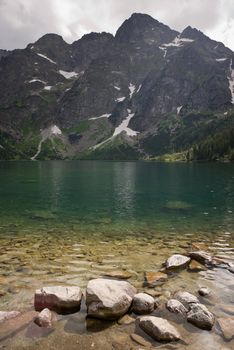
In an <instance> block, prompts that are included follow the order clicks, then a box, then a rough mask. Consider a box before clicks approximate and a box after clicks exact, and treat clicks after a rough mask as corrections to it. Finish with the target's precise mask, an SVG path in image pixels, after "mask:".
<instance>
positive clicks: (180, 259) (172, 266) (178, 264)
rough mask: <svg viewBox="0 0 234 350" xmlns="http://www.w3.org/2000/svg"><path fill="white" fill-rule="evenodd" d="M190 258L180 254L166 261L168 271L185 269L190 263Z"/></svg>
mask: <svg viewBox="0 0 234 350" xmlns="http://www.w3.org/2000/svg"><path fill="white" fill-rule="evenodd" d="M190 260H191V259H190V258H188V257H187V256H184V255H180V254H174V255H172V256H171V257H170V258H169V259H167V261H166V269H167V270H176V269H182V268H185V267H186V266H187V265H188V264H189V263H190Z"/></svg>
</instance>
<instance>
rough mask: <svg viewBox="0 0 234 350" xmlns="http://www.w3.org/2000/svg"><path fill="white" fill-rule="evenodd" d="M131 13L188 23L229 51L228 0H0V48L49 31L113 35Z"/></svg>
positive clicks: (72, 36)
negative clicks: (146, 14)
mask: <svg viewBox="0 0 234 350" xmlns="http://www.w3.org/2000/svg"><path fill="white" fill-rule="evenodd" d="M133 12H142V13H148V14H150V15H152V16H153V17H154V18H156V19H158V20H159V21H161V22H163V23H165V24H168V25H169V26H170V27H172V28H173V29H177V30H179V31H181V30H183V29H184V28H185V27H186V26H188V25H191V26H192V27H196V28H198V29H200V30H202V31H203V32H205V33H206V34H207V35H210V36H211V37H212V38H214V39H217V40H220V41H223V42H224V43H225V44H226V45H227V46H229V47H231V48H232V49H233V50H234V41H233V37H234V2H233V0H215V1H214V0H196V1H194V0H118V1H117V0H98V1H95V0H85V1H84V0H40V1H38V0H0V48H8V49H13V48H23V47H25V46H26V45H27V44H28V43H29V42H33V41H36V40H37V39H38V38H39V37H41V36H42V35H43V34H45V33H51V32H54V33H58V34H60V35H62V36H63V37H64V39H65V40H66V41H68V42H72V41H74V40H77V39H78V38H80V37H81V36H82V35H83V34H85V33H88V32H91V31H98V32H100V31H107V32H111V33H113V34H114V33H115V32H116V30H117V29H118V27H119V26H120V25H121V23H122V22H123V21H124V20H125V19H126V18H128V17H129V16H130V15H131V14H132V13H133Z"/></svg>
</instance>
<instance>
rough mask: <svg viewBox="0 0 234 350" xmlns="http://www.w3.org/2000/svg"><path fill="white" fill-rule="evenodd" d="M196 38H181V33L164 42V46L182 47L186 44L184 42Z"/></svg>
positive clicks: (190, 41) (189, 41)
mask: <svg viewBox="0 0 234 350" xmlns="http://www.w3.org/2000/svg"><path fill="white" fill-rule="evenodd" d="M193 41H194V40H193V39H189V38H181V37H180V35H178V36H176V37H175V39H174V40H173V41H172V42H170V43H167V44H162V46H165V47H170V46H174V47H181V46H183V45H184V43H192V42H193Z"/></svg>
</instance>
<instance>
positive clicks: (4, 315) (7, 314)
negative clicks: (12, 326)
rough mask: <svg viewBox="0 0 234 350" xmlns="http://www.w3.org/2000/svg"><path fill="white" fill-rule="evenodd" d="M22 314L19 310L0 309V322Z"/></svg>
mask: <svg viewBox="0 0 234 350" xmlns="http://www.w3.org/2000/svg"><path fill="white" fill-rule="evenodd" d="M19 315H20V312H19V311H0V323H1V322H4V321H7V320H10V319H11V318H15V317H17V316H19Z"/></svg>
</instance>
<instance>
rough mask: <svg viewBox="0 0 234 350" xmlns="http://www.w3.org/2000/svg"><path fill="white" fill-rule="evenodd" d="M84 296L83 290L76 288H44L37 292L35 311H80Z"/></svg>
mask: <svg viewBox="0 0 234 350" xmlns="http://www.w3.org/2000/svg"><path fill="white" fill-rule="evenodd" d="M82 296H83V294H82V291H81V289H80V288H79V287H75V286H71V287H66V286H53V287H43V288H42V289H37V290H36V292H35V296H34V306H35V310H36V311H41V310H43V309H45V308H48V309H50V310H54V311H56V312H59V313H69V312H73V311H78V310H79V309H80V304H81V300H82Z"/></svg>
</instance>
